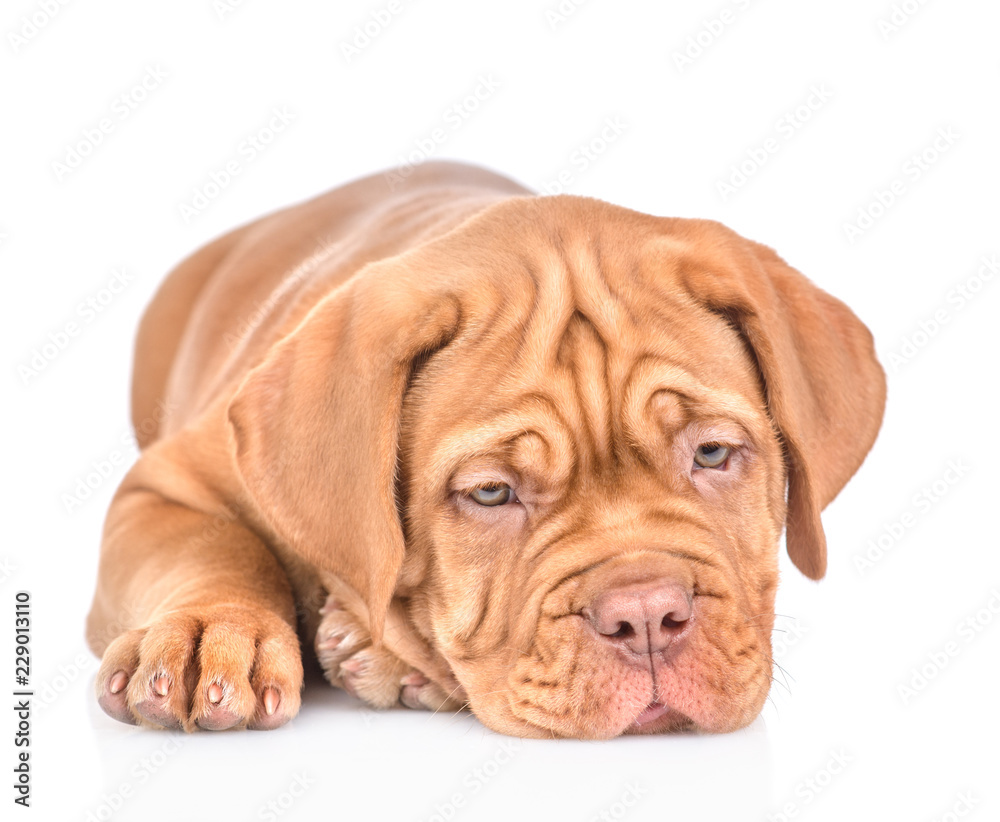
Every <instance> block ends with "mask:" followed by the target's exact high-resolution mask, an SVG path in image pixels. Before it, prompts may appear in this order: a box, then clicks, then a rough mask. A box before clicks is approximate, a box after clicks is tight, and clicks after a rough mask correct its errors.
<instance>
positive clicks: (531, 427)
mask: <svg viewBox="0 0 1000 822" xmlns="http://www.w3.org/2000/svg"><path fill="white" fill-rule="evenodd" d="M568 430H569V428H568V425H567V422H566V420H565V418H564V417H563V415H562V413H561V412H560V410H559V405H558V404H557V403H556V402H555V401H554V400H553V398H552V397H550V396H548V395H547V394H546V393H544V392H541V391H531V392H527V393H525V394H523V395H521V396H520V397H518V398H517V399H516V400H515V402H514V403H512V404H511V405H510V406H509V407H507V408H506V409H503V410H501V411H499V412H498V413H497V414H495V415H493V416H492V417H491V418H490V419H488V420H486V421H485V422H480V423H477V424H476V425H475V427H474V428H473V429H472V431H471V432H470V430H468V429H464V430H461V431H459V432H457V433H454V434H452V436H451V437H450V438H446V439H445V441H444V442H443V444H442V446H441V447H440V448H438V449H436V455H435V460H434V463H433V465H432V470H434V471H435V472H437V474H438V475H439V476H447V477H452V476H453V475H454V474H455V472H457V471H458V470H459V469H460V468H461V467H462V466H463V465H466V464H468V463H470V462H473V461H475V460H481V459H489V460H499V461H501V462H504V463H506V464H507V465H509V466H510V467H513V465H512V463H513V457H514V456H516V451H517V449H518V443H519V441H521V440H522V439H523V438H525V437H537V438H538V439H539V440H540V441H541V444H542V446H543V447H544V450H545V456H546V458H547V459H546V461H547V463H548V465H547V468H548V472H547V473H549V474H550V476H551V478H552V479H554V480H556V481H560V480H561V481H568V480H569V479H570V478H571V474H572V472H573V469H574V466H575V465H576V463H577V456H576V444H575V442H574V439H573V437H572V436H570V435H569V434H568ZM473 432H474V433H473ZM473 436H474V441H473V440H472V437H473Z"/></svg>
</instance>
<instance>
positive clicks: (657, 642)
mask: <svg viewBox="0 0 1000 822" xmlns="http://www.w3.org/2000/svg"><path fill="white" fill-rule="evenodd" d="M583 616H584V617H586V618H587V619H588V620H589V621H590V624H591V625H592V626H593V627H594V630H595V631H597V633H598V635H599V636H600V637H601V639H602V640H605V641H607V642H609V643H611V644H613V645H619V646H624V647H625V648H627V649H628V650H630V651H632V652H633V653H636V654H655V653H657V652H659V651H662V650H664V649H666V648H667V647H668V646H669V645H670V643H671V642H672V641H673V640H674V639H676V638H677V637H678V636H679V635H680V634H681V633H682V632H683V631H684V628H685V627H686V626H687V624H688V621H689V620H690V619H691V595H690V594H689V593H688V592H687V590H686V589H684V588H682V587H681V586H680V585H678V584H677V583H674V582H664V581H657V582H652V583H643V584H640V585H629V586H626V587H623V588H613V589H611V590H610V591H605V592H604V593H602V594H601V595H600V596H598V597H597V598H596V599H595V600H594V601H593V603H591V605H590V607H589V608H584V609H583Z"/></svg>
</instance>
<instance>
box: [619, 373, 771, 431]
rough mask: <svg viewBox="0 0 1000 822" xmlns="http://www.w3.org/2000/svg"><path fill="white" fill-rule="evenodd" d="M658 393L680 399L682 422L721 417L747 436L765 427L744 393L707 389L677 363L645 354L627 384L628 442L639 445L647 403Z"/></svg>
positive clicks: (757, 409) (764, 419)
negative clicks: (666, 393) (758, 428)
mask: <svg viewBox="0 0 1000 822" xmlns="http://www.w3.org/2000/svg"><path fill="white" fill-rule="evenodd" d="M660 391H666V392H669V393H670V394H672V395H674V396H676V397H677V398H679V400H680V405H681V409H682V410H683V411H684V415H683V416H684V418H685V420H684V421H685V422H690V421H693V420H699V419H701V420H704V419H707V418H713V417H714V418H723V419H725V420H728V421H731V422H733V423H735V424H737V425H738V426H740V428H742V429H743V430H745V431H747V433H748V434H749V433H752V432H753V430H754V429H755V428H757V427H760V426H762V425H767V424H768V423H767V420H768V418H767V415H766V414H765V413H764V412H763V409H761V408H760V407H758V405H757V404H755V403H754V401H753V400H751V399H749V398H747V397H745V396H744V395H743V394H741V393H738V392H735V391H730V390H727V389H723V388H718V387H715V386H707V385H705V384H704V383H702V382H700V381H699V380H698V379H697V378H696V377H694V375H692V374H691V373H690V372H688V371H687V370H686V369H684V368H682V367H681V366H679V365H677V364H676V363H672V362H669V361H668V360H665V359H663V358H660V357H656V356H651V355H647V356H645V357H643V358H641V359H640V360H639V361H637V362H636V363H635V364H634V365H633V368H632V370H631V372H630V373H629V376H628V381H627V383H626V390H625V398H626V399H625V403H626V407H625V409H624V413H623V419H624V420H625V424H626V426H627V429H628V435H629V437H630V440H631V441H633V442H635V443H639V442H641V440H642V429H643V427H644V423H645V422H646V420H647V419H648V417H649V415H650V413H652V412H651V411H650V403H651V401H652V399H653V397H654V396H655V395H656V394H657V393H658V392H660Z"/></svg>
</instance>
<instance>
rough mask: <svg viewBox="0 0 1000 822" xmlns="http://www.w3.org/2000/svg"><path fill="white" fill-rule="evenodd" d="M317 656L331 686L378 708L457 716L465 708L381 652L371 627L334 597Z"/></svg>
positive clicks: (319, 633) (326, 607)
mask: <svg viewBox="0 0 1000 822" xmlns="http://www.w3.org/2000/svg"><path fill="white" fill-rule="evenodd" d="M320 614H321V615H322V617H323V619H322V621H321V622H320V625H319V630H318V631H317V632H316V656H317V657H318V659H319V662H320V665H321V666H322V667H323V673H324V674H325V675H326V678H327V679H328V680H329V681H330V683H331V684H333V685H335V686H337V687H338V688H343V689H344V690H345V691H347V692H348V693H350V694H352V695H354V696H356V697H358V698H359V699H361V700H363V701H364V702H367V703H368V704H369V705H371V706H372V707H373V708H391V707H393V706H394V705H397V704H402V705H404V706H406V707H407V708H416V709H426V710H432V711H438V710H449V711H456V710H458V709H460V708H461V707H462V703H461V702H460V701H458V700H457V699H455V698H453V697H452V696H450V695H449V694H448V693H447V692H446V691H445V690H444V689H443V688H442V687H441V686H440V685H438V684H437V683H435V682H432V681H430V680H429V679H428V678H427V677H426V676H424V675H423V674H422V673H421V672H419V671H417V670H416V669H415V668H414V667H413V666H411V665H409V664H407V663H406V662H403V660H401V659H399V658H398V657H397V656H396V655H395V654H393V653H392V652H391V651H388V650H387V649H386V648H385V647H384V646H382V647H379V648H375V647H374V646H373V645H372V639H371V634H369V633H368V628H367V626H366V625H365V624H364V623H363V622H362V621H361V620H360V619H358V618H357V617H355V616H354V615H353V614H352V613H351V612H350V611H349V610H347V608H346V607H344V604H343V603H342V602H341V600H340V599H339V598H338V597H336V596H333V595H331V596H330V597H329V598H328V599H327V601H326V604H325V605H324V606H323V608H322V609H321V611H320Z"/></svg>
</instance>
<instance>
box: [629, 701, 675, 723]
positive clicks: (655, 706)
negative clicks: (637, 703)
mask: <svg viewBox="0 0 1000 822" xmlns="http://www.w3.org/2000/svg"><path fill="white" fill-rule="evenodd" d="M669 710H670V706H669V705H664V704H663V703H661V702H650V703H649V705H647V706H646V707H645V708H643V710H642V713H640V714H639V715H638V716H637V717H636V718H635V724H636V725H639V726H640V727H641V726H643V725H648V724H650V723H651V722H656V720H657V719H659V718H660V717H661V716H663V715H664V714H665V713H667V712H668V711H669Z"/></svg>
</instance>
